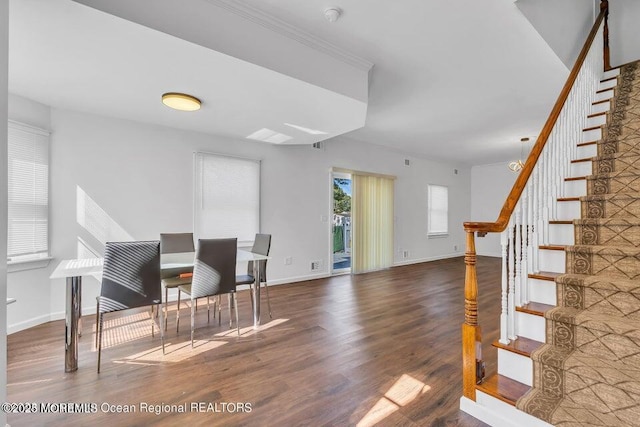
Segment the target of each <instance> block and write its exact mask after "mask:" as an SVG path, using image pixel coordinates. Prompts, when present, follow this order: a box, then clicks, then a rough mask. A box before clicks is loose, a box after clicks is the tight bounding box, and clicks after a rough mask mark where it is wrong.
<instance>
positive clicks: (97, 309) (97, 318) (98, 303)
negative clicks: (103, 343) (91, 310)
mask: <svg viewBox="0 0 640 427" xmlns="http://www.w3.org/2000/svg"><path fill="white" fill-rule="evenodd" d="M99 321H100V297H96V349H97V348H98V322H99Z"/></svg>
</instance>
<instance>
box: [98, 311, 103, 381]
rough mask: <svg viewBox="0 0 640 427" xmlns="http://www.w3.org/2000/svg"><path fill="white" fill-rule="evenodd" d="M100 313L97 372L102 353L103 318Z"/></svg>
mask: <svg viewBox="0 0 640 427" xmlns="http://www.w3.org/2000/svg"><path fill="white" fill-rule="evenodd" d="M102 316H103V315H102V313H100V314H98V373H100V356H101V354H102V328H103V318H102Z"/></svg>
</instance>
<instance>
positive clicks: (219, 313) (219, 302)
mask: <svg viewBox="0 0 640 427" xmlns="http://www.w3.org/2000/svg"><path fill="white" fill-rule="evenodd" d="M221 324H222V295H218V326H220V325H221Z"/></svg>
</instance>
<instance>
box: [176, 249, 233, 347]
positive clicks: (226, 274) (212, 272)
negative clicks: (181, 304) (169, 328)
mask: <svg viewBox="0 0 640 427" xmlns="http://www.w3.org/2000/svg"><path fill="white" fill-rule="evenodd" d="M237 248H238V245H237V239H199V240H198V247H197V248H196V258H195V262H194V266H193V278H192V281H191V284H190V285H182V286H179V287H178V295H180V292H184V293H185V294H187V295H189V296H190V297H191V346H192V347H193V333H194V330H195V304H194V301H195V300H196V299H197V298H203V297H210V296H216V297H217V299H218V303H217V304H218V324H220V323H221V316H220V314H221V313H220V296H221V295H223V294H228V295H229V327H232V326H233V320H232V319H231V307H232V305H233V307H234V308H235V313H236V326H237V328H238V335H240V325H239V323H238V302H237V299H236V295H235V293H236V281H235V277H236V255H237ZM178 298H180V297H179V296H178ZM208 311H209V303H208V300H207V312H208ZM177 317H178V318H179V313H178V314H177ZM177 322H178V320H176V323H177Z"/></svg>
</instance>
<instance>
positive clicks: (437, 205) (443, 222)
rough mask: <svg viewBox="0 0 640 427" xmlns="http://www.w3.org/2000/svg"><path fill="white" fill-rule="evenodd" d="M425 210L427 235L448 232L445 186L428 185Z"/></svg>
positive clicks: (447, 194) (447, 190)
mask: <svg viewBox="0 0 640 427" xmlns="http://www.w3.org/2000/svg"><path fill="white" fill-rule="evenodd" d="M427 210H428V218H427V235H429V236H445V235H447V234H448V233H449V189H448V188H447V187H444V186H442V185H429V186H428V200H427Z"/></svg>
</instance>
